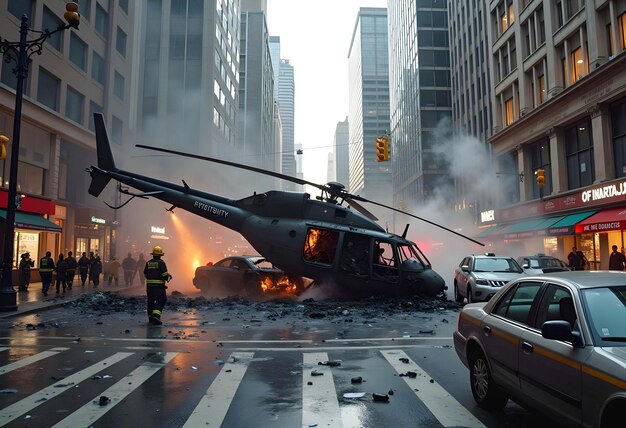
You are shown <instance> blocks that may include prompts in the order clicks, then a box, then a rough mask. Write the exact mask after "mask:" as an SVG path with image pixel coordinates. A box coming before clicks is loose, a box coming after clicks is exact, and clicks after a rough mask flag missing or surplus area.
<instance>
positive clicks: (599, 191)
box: [582, 181, 626, 202]
mask: <svg viewBox="0 0 626 428" xmlns="http://www.w3.org/2000/svg"><path fill="white" fill-rule="evenodd" d="M622 195H626V181H622V182H620V183H615V184H609V185H608V186H603V187H598V188H596V189H589V190H585V191H584V192H582V200H583V202H590V201H599V200H602V199H607V198H613V197H615V196H622Z"/></svg>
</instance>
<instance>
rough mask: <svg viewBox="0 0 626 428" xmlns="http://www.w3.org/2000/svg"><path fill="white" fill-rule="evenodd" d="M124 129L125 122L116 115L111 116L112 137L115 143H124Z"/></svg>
mask: <svg viewBox="0 0 626 428" xmlns="http://www.w3.org/2000/svg"><path fill="white" fill-rule="evenodd" d="M123 130H124V122H122V120H121V119H120V118H118V117H116V116H113V117H112V118H111V139H112V141H113V142H114V143H117V144H121V143H122V132H123Z"/></svg>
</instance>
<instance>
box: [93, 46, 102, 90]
mask: <svg viewBox="0 0 626 428" xmlns="http://www.w3.org/2000/svg"><path fill="white" fill-rule="evenodd" d="M91 77H92V78H93V79H94V80H95V81H96V82H98V83H101V84H103V85H104V58H102V57H101V56H100V55H98V54H97V53H96V51H94V52H93V56H92V58H91Z"/></svg>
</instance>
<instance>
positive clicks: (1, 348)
mask: <svg viewBox="0 0 626 428" xmlns="http://www.w3.org/2000/svg"><path fill="white" fill-rule="evenodd" d="M9 349H11V348H4V347H2V346H0V352H2V351H7V350H9Z"/></svg>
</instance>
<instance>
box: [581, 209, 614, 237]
mask: <svg viewBox="0 0 626 428" xmlns="http://www.w3.org/2000/svg"><path fill="white" fill-rule="evenodd" d="M624 229H626V207H622V208H614V209H612V210H604V211H600V212H598V213H596V214H594V215H592V216H591V217H589V218H588V219H586V220H583V221H581V222H580V223H578V224H576V233H597V232H607V231H609V230H624Z"/></svg>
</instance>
